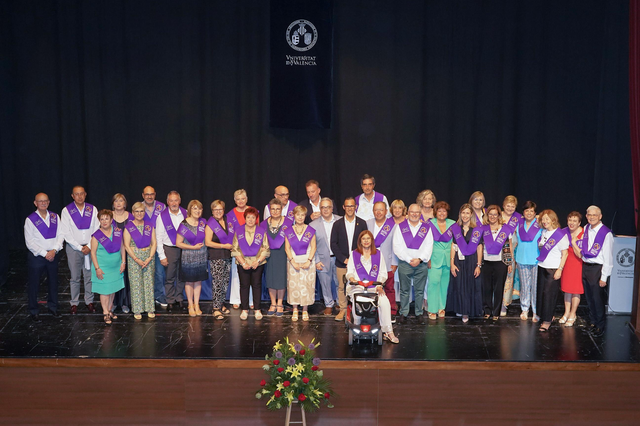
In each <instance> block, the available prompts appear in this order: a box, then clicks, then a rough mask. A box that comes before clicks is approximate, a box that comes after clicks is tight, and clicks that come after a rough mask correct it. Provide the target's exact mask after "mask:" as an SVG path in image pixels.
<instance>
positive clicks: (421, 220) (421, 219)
mask: <svg viewBox="0 0 640 426" xmlns="http://www.w3.org/2000/svg"><path fill="white" fill-rule="evenodd" d="M430 220H431V219H427V218H426V217H424V216H423V215H422V213H420V222H422V223H428V222H429V221H430Z"/></svg>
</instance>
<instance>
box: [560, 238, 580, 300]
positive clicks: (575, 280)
mask: <svg viewBox="0 0 640 426" xmlns="http://www.w3.org/2000/svg"><path fill="white" fill-rule="evenodd" d="M582 234H584V230H583V231H582V232H580V235H578V239H580V238H582ZM567 251H568V252H569V255H568V256H567V261H566V263H565V264H564V269H563V271H562V278H561V279H560V288H561V289H562V291H563V292H565V293H571V294H583V293H584V289H583V288H582V259H578V258H577V257H576V255H575V253H574V252H573V246H569V250H567Z"/></svg>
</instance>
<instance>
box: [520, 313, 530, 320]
mask: <svg viewBox="0 0 640 426" xmlns="http://www.w3.org/2000/svg"><path fill="white" fill-rule="evenodd" d="M520 319H521V320H522V321H526V320H527V319H529V311H523V312H522V313H521V314H520Z"/></svg>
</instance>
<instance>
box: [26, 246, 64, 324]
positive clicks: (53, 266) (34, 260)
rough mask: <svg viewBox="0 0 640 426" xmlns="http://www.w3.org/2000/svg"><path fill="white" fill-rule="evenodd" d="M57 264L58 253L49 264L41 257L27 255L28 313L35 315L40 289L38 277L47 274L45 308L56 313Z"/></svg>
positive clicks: (58, 259) (58, 261) (31, 254)
mask: <svg viewBox="0 0 640 426" xmlns="http://www.w3.org/2000/svg"><path fill="white" fill-rule="evenodd" d="M58 263H60V253H57V254H56V257H55V258H54V259H53V262H49V261H48V260H47V259H45V258H44V257H42V256H34V255H33V253H31V252H29V253H27V270H28V272H27V277H28V278H27V296H28V299H29V313H30V314H33V315H36V314H37V313H38V311H39V308H38V287H40V277H42V274H43V273H44V272H46V273H47V283H48V284H49V294H48V296H47V307H48V308H49V309H51V310H52V311H54V312H58Z"/></svg>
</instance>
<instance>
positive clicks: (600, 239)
mask: <svg viewBox="0 0 640 426" xmlns="http://www.w3.org/2000/svg"><path fill="white" fill-rule="evenodd" d="M590 229H591V225H589V224H587V226H585V227H584V235H583V236H582V255H583V256H584V257H586V258H587V259H593V258H594V257H597V256H598V254H599V253H600V250H602V246H603V245H604V239H605V237H606V236H607V234H608V233H609V232H611V230H610V229H609V228H607V227H606V226H604V224H602V227H601V228H600V230H599V231H598V233H597V234H596V238H595V240H594V241H593V245H592V246H591V248H589V230H590Z"/></svg>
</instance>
